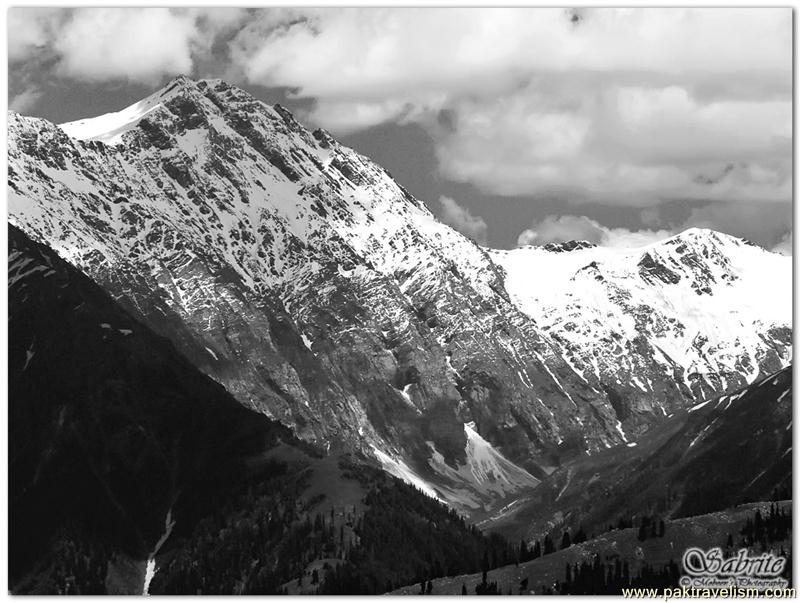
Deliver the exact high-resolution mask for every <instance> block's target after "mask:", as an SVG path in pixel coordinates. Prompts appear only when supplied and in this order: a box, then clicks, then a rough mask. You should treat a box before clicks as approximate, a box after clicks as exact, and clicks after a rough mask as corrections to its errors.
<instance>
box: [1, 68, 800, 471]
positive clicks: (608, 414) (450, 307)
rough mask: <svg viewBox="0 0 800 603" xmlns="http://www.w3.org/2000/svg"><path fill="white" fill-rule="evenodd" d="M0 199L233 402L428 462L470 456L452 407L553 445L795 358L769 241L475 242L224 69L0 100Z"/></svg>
mask: <svg viewBox="0 0 800 603" xmlns="http://www.w3.org/2000/svg"><path fill="white" fill-rule="evenodd" d="M9 216H10V219H11V221H12V222H14V223H15V224H17V225H19V226H20V227H21V228H22V229H23V230H25V231H26V232H27V233H28V234H29V235H31V236H32V237H33V238H35V239H37V240H39V241H41V242H46V243H47V244H48V245H49V246H51V247H52V248H53V249H55V250H56V251H57V252H58V253H59V254H60V255H62V256H63V257H65V258H67V259H68V260H69V261H70V262H71V263H73V264H74V265H76V266H78V267H79V268H81V269H82V270H84V271H85V272H86V273H87V274H89V275H90V276H91V277H92V278H94V279H95V280H96V281H97V282H99V283H100V284H101V285H102V286H104V287H105V288H106V289H107V290H109V291H110V292H111V293H112V294H113V295H114V297H115V298H116V299H118V300H120V301H121V303H123V304H124V305H125V306H126V308H128V309H130V311H131V312H134V313H135V314H136V315H137V316H138V317H140V318H141V319H142V320H143V321H144V322H146V323H147V324H148V325H150V326H151V327H152V328H153V329H154V330H155V331H157V332H159V333H161V334H163V335H165V336H166V337H169V338H170V339H171V340H172V341H173V342H174V343H175V344H176V346H177V347H178V348H179V349H180V351H181V352H182V353H183V354H184V355H185V356H186V357H188V358H190V359H191V360H192V362H194V363H195V364H196V365H197V366H198V367H200V368H201V369H202V370H204V371H206V372H207V373H209V374H211V375H212V376H214V378H216V379H218V380H219V381H221V382H222V383H223V384H225V386H226V387H227V388H228V389H229V390H230V391H231V392H232V393H233V394H234V395H235V396H236V397H237V398H238V399H239V400H240V401H242V402H243V403H244V404H246V405H248V406H250V407H252V408H256V409H258V410H260V411H262V412H265V413H267V414H269V415H270V416H273V417H276V418H279V419H280V420H282V421H284V422H286V423H287V424H289V425H291V426H292V427H294V428H295V429H296V430H297V432H298V434H300V435H301V436H302V437H305V438H308V439H311V440H314V441H316V442H318V443H320V444H322V445H325V446H334V447H335V446H343V445H347V446H354V445H356V444H358V445H363V446H362V449H363V450H365V451H367V452H369V451H370V450H373V449H375V448H377V449H379V450H382V451H384V454H386V455H389V456H390V457H391V458H392V459H395V460H397V461H398V462H400V461H402V462H403V463H407V465H408V466H409V467H411V466H412V465H415V467H414V468H415V470H418V471H423V472H426V471H428V472H429V471H431V470H432V469H431V465H430V463H428V462H426V460H425V459H424V458H422V457H423V456H424V455H425V454H427V453H429V452H430V450H435V451H437V454H440V455H441V456H442V458H443V459H445V465H446V466H449V467H457V466H459V467H460V466H462V463H463V461H464V458H465V457H466V456H468V452H469V450H470V449H469V447H468V445H469V444H470V441H472V443H473V444H474V443H475V442H477V441H478V440H477V439H475V438H473V439H472V440H470V437H471V436H472V435H473V434H472V433H471V432H469V431H467V432H465V429H464V424H465V423H467V424H469V422H474V424H475V425H476V426H477V427H476V428H475V429H473V431H474V433H475V434H479V436H480V437H481V438H483V439H484V440H485V441H486V442H489V443H490V444H491V445H492V446H493V447H495V448H497V450H498V452H499V453H500V454H502V455H503V456H504V457H505V458H508V459H509V460H511V461H515V462H525V463H529V462H533V465H535V464H536V463H537V462H538V461H542V463H543V464H545V465H546V464H548V463H557V462H558V461H557V460H555V461H553V460H549V459H558V458H565V457H566V456H567V455H569V454H573V453H575V452H576V451H577V452H584V451H586V450H597V449H600V448H603V447H607V446H611V445H613V444H617V443H620V442H623V441H624V440H625V438H626V432H625V430H629V429H634V430H635V429H640V428H643V427H644V426H645V425H648V424H650V423H652V421H653V418H654V416H663V414H665V412H666V409H668V408H669V409H671V408H674V407H679V406H683V405H684V404H686V403H689V402H692V401H694V400H696V399H698V398H699V397H700V396H702V395H703V394H704V393H705V392H707V391H709V390H714V391H716V392H717V393H722V392H723V391H725V390H726V389H729V388H730V387H733V386H734V385H735V384H736V379H737V378H738V379H744V377H742V376H743V375H744V376H746V377H747V379H750V378H752V376H753V375H754V374H758V373H759V372H763V371H766V372H774V371H775V370H777V369H778V368H780V366H782V363H783V362H785V361H786V360H787V358H788V357H789V354H790V352H789V350H790V345H791V344H790V338H791V330H790V326H789V325H790V324H791V322H790V318H789V319H788V320H787V319H786V318H785V315H786V313H785V308H784V307H783V306H784V305H785V301H786V300H791V291H790V288H791V279H790V276H789V275H790V272H787V270H786V267H787V266H789V267H790V263H789V264H786V262H785V259H783V258H782V257H781V256H774V254H767V257H768V260H765V261H762V255H763V254H765V253H766V252H764V250H761V249H759V248H756V247H752V246H746V245H739V244H737V243H736V242H735V241H733V242H731V241H728V240H727V239H725V237H722V236H721V235H720V236H719V237H718V236H717V235H716V234H714V233H709V232H708V231H698V232H689V233H682V235H677V236H676V237H673V238H672V239H670V240H669V241H666V242H660V243H656V244H654V245H650V246H647V247H645V248H639V249H631V250H625V249H612V248H604V247H596V246H593V245H591V244H590V243H586V242H570V243H567V244H563V245H557V246H550V248H549V249H548V248H547V247H527V248H522V249H516V250H511V251H495V250H490V249H484V248H481V247H479V246H477V245H476V244H474V243H473V242H472V241H470V240H469V239H467V238H466V237H464V236H463V235H461V234H460V233H458V232H456V231H455V230H454V229H452V228H450V227H448V226H446V225H444V224H442V223H441V222H439V221H438V220H437V219H436V218H435V217H434V215H433V214H432V213H431V212H430V211H429V210H428V208H426V207H425V205H424V204H423V203H422V202H421V201H419V200H417V199H415V198H414V197H413V196H412V195H410V194H409V193H408V191H406V190H405V189H404V188H403V187H402V186H401V185H400V184H398V183H397V182H395V181H394V179H393V178H392V177H391V176H390V175H389V173H388V172H387V171H386V170H385V169H384V168H382V167H381V166H379V165H377V164H375V163H374V162H372V161H370V160H369V159H368V158H366V157H364V156H362V155H360V154H359V153H357V152H356V151H354V150H352V149H349V148H347V147H346V146H344V145H341V144H339V143H338V142H336V141H335V139H334V138H333V137H332V136H331V135H330V134H329V133H327V132H325V131H323V130H315V131H313V132H311V131H309V130H308V129H306V128H305V127H303V126H302V124H300V123H299V122H298V121H297V120H296V119H295V118H294V116H293V115H292V114H291V113H290V112H289V111H288V110H287V109H285V108H284V107H281V106H279V105H276V106H268V105H266V104H264V103H263V102H261V101H259V100H258V99H256V98H254V97H253V96H251V95H250V94H248V93H247V92H245V91H243V90H241V89H239V88H236V87H234V86H230V85H228V84H226V83H225V82H223V81H221V80H201V81H197V82H194V81H191V80H188V79H187V78H179V79H177V80H174V81H173V82H171V83H170V84H169V85H167V86H166V87H165V88H163V89H162V90H160V91H158V92H156V93H155V94H153V95H151V96H149V97H147V98H146V99H143V100H142V101H140V102H139V103H135V104H134V105H132V106H131V107H128V108H127V109H123V110H122V111H118V112H116V113H112V114H108V115H105V116H100V117H98V118H94V119H89V120H81V121H80V122H71V123H70V124H63V125H62V126H61V127H58V126H55V125H53V124H50V123H49V122H47V121H45V120H38V119H33V118H26V117H22V116H18V115H15V114H12V115H10V117H9ZM690 239H691V240H690ZM670 241H672V242H670ZM775 258H779V259H775ZM780 262H783V263H782V264H781V263H780ZM770 267H771V268H770ZM756 268H758V270H756ZM726 275H727V276H726ZM759 279H760V280H759ZM787 284H788V287H789V292H788V293H787V292H786V291H784V289H785V287H786V286H787ZM706 288H708V290H709V291H710V292H711V294H713V299H714V304H709V303H708V302H709V299H710V297H711V294H708V293H706V291H705V289H706ZM748 291H758V292H759V293H762V294H763V293H764V292H769V295H767V297H768V298H769V300H770V301H769V303H756V302H757V298H755V297H754V296H753V295H752V293H748ZM769 304H773V305H774V307H773V308H772V309H771V310H770V309H769V308H770V306H769ZM775 365H777V366H775ZM703 371H709V373H708V374H705V376H703V377H696V376H695V373H700V372H703ZM711 371H716V373H717V374H715V375H712V374H711ZM720 375H721V376H720ZM470 429H472V428H470ZM628 433H631V432H630V431H628ZM428 442H432V443H433V448H430V447H429V446H428ZM531 459H534V461H531ZM441 469H442V470H441V471H439V472H438V474H439V477H441V478H442V479H451V478H452V480H455V479H456V478H455V477H454V476H452V475H451V476H450V477H449V478H448V477H447V475H446V474H447V471H446V470H445V469H444V466H442V467H441ZM527 469H531V470H533V473H536V470H535V467H529V466H528V465H526V470H527Z"/></svg>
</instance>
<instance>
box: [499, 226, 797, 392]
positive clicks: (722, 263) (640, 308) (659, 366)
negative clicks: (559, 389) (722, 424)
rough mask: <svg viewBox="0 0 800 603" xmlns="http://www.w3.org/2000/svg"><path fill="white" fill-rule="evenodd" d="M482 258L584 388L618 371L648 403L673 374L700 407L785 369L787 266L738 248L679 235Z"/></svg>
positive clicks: (716, 238)
mask: <svg viewBox="0 0 800 603" xmlns="http://www.w3.org/2000/svg"><path fill="white" fill-rule="evenodd" d="M490 254H491V255H492V257H493V259H494V260H495V261H496V262H497V263H499V264H500V265H502V266H503V267H504V269H505V272H506V280H505V282H506V288H507V290H508V292H509V294H510V295H511V298H512V300H513V301H514V302H515V303H516V304H517V306H518V307H519V308H520V309H521V310H522V311H524V312H525V313H526V314H528V315H529V316H531V317H532V318H534V319H536V320H537V322H538V323H539V324H540V325H542V327H543V328H544V329H545V330H546V331H547V332H549V333H550V334H551V335H554V336H555V337H556V338H557V340H559V341H560V342H562V345H563V347H564V351H565V356H566V358H567V359H568V360H569V361H570V362H571V363H572V364H573V365H574V368H575V369H576V371H577V372H579V373H580V374H581V375H583V376H584V377H586V378H588V379H590V380H591V379H598V380H600V381H601V382H607V381H610V380H619V379H620V378H622V379H625V378H626V375H625V370H624V368H625V367H626V366H627V367H628V369H629V370H630V377H629V378H630V379H631V380H633V382H634V383H635V384H637V386H638V388H639V389H641V390H642V392H643V393H651V394H653V393H655V392H656V390H657V389H658V387H659V385H658V381H656V380H654V378H653V375H654V374H655V373H656V372H662V373H663V372H666V373H667V374H673V373H674V371H675V369H676V368H677V367H680V368H679V374H681V377H679V379H680V380H681V381H683V382H684V383H685V385H686V386H687V388H689V389H690V390H691V391H692V392H693V393H694V395H695V396H696V397H702V395H706V394H708V393H710V391H709V388H711V391H713V390H719V389H720V388H721V389H726V390H727V389H729V387H730V385H731V384H732V383H738V384H740V385H744V382H742V380H741V377H742V376H744V381H745V382H747V383H751V382H752V381H753V380H755V379H756V378H757V377H758V375H759V374H760V372H761V370H760V368H759V367H761V366H762V365H763V364H764V363H765V362H767V363H768V364H770V366H772V367H774V368H775V369H776V370H778V369H780V368H781V367H783V366H786V365H787V364H788V363H789V362H790V361H791V328H792V278H791V264H792V258H791V257H788V256H783V255H781V254H778V253H773V252H770V251H767V250H766V249H763V248H761V247H759V246H756V245H753V244H752V243H750V242H748V241H745V240H743V239H739V238H737V237H734V236H731V235H727V234H724V233H720V232H716V231H713V230H709V229H704V228H690V229H688V230H686V231H684V232H681V233H679V234H677V235H674V236H671V237H669V238H667V239H664V240H662V241H658V242H655V243H651V244H649V245H645V246H642V247H637V248H629V249H622V248H609V247H591V248H581V249H574V250H572V251H570V252H569V253H553V252H552V251H550V250H547V249H545V248H542V247H525V248H520V249H515V250H511V251H491V252H490ZM643 359H646V362H644V363H643Z"/></svg>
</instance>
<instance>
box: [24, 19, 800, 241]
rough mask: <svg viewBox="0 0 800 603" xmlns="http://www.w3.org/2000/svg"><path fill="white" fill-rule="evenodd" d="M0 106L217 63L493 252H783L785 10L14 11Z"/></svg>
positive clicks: (71, 103)
mask: <svg viewBox="0 0 800 603" xmlns="http://www.w3.org/2000/svg"><path fill="white" fill-rule="evenodd" d="M8 34H9V48H8V50H9V106H10V108H11V109H14V110H16V111H19V112H21V113H24V114H27V115H36V116H41V117H45V118H47V119H50V120H53V121H55V122H64V121H69V120H73V119H78V118H83V117H90V116H93V115H97V114H100V113H104V112H108V111H113V110H118V109H121V108H123V107H125V106H127V105H129V104H131V103H133V102H135V101H137V100H139V99H140V98H142V97H143V96H146V95H147V94H150V93H151V92H153V91H154V90H155V89H157V88H159V87H160V86H161V85H163V84H164V83H165V82H166V81H167V80H169V79H170V78H172V77H174V76H175V75H178V74H185V75H189V76H192V77H196V78H202V77H220V78H223V79H226V80H227V81H229V82H230V83H234V84H237V85H239V86H241V87H243V88H245V89H246V90H248V91H250V92H251V93H253V94H254V95H256V96H257V97H259V98H261V99H262V100H264V101H266V102H270V103H274V102H281V103H282V104H285V105H286V106H288V107H289V108H290V109H292V110H293V111H294V112H295V113H296V114H297V115H298V117H299V118H300V120H301V121H305V122H306V123H307V124H308V125H310V126H318V125H319V126H322V127H325V128H326V129H328V130H330V131H331V132H332V133H333V134H334V135H336V136H337V138H339V139H340V140H341V141H342V142H344V143H345V144H348V145H350V146H352V147H354V148H355V149H357V150H359V151H361V152H363V153H365V154H366V155H369V156H370V157H372V158H373V159H375V160H376V161H378V162H379V163H381V164H382V165H384V166H385V167H386V168H387V169H388V170H389V171H390V172H391V173H392V175H393V176H394V177H395V178H396V179H397V180H398V181H399V182H400V183H401V184H403V185H404V186H406V187H407V188H408V189H409V190H410V191H411V192H412V193H414V194H415V195H416V196H418V197H419V198H421V199H423V200H424V201H425V202H426V203H427V204H428V206H429V207H430V208H431V209H432V210H433V211H434V212H435V213H436V214H437V215H439V216H440V217H441V218H442V219H443V220H445V221H447V222H448V223H450V224H452V225H453V226H455V227H456V228H458V229H460V230H461V231H462V232H464V233H465V234H467V235H469V236H471V237H472V238H474V239H475V240H477V241H478V242H480V243H485V244H488V245H491V246H495V247H514V246H516V245H517V244H541V243H547V242H551V241H559V240H568V239H574V238H579V239H586V240H590V241H593V242H596V243H600V244H605V245H615V246H631V245H640V244H645V243H647V242H649V241H652V240H655V239H658V238H661V237H664V236H667V235H668V234H670V233H672V232H676V231H680V230H682V229H684V228H687V227H690V226H703V227H711V228H715V229H718V230H722V231H724V232H728V233H730V234H734V235H738V236H744V237H747V238H749V239H751V240H753V241H755V242H757V243H760V244H762V245H764V246H765V247H768V248H776V249H781V250H784V251H785V250H787V249H790V247H791V223H792V220H791V200H792V104H791V103H792V12H791V9H789V8H777V9H776V8H770V9H761V8H751V9H748V8H740V9H725V8H709V9H676V8H668V9H653V8H645V9H622V10H610V9H576V10H572V9H564V8H553V9H520V8H516V9H479V8H466V9H456V8H447V9H412V8H393V9H390V8H380V9H368V8H360V9H209V8H204V9H188V8H181V9H175V8H173V9H165V8H114V9H100V8H80V9H61V8H59V9H31V8H25V9H11V10H10V11H9V14H8Z"/></svg>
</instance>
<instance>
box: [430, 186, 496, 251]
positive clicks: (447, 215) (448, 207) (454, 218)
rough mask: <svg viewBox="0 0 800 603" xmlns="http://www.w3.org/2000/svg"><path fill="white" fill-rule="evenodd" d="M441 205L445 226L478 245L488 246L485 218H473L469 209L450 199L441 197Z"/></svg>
mask: <svg viewBox="0 0 800 603" xmlns="http://www.w3.org/2000/svg"><path fill="white" fill-rule="evenodd" d="M439 205H440V206H441V209H442V221H443V222H444V223H445V224H449V225H450V226H452V227H453V228H455V229H456V230H457V231H459V232H460V233H461V234H464V235H466V236H468V237H469V238H471V239H472V240H473V241H475V242H476V243H478V244H480V245H486V222H485V221H484V219H483V218H481V217H480V216H473V215H472V214H471V213H470V211H469V210H468V209H467V208H465V207H461V206H460V205H459V204H458V203H456V202H455V200H453V199H451V198H450V197H445V196H442V197H440V198H439Z"/></svg>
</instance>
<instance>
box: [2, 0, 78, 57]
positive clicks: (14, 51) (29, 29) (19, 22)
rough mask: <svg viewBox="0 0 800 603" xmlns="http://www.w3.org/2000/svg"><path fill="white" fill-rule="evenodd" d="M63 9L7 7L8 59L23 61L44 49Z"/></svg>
mask: <svg viewBox="0 0 800 603" xmlns="http://www.w3.org/2000/svg"><path fill="white" fill-rule="evenodd" d="M63 14H65V13H64V11H62V10H59V9H52V8H28V7H24V8H23V7H14V8H10V9H8V21H7V23H6V26H7V28H8V61H9V63H11V64H13V63H18V62H20V61H25V60H27V59H29V58H30V57H31V55H32V54H35V53H37V52H40V51H41V50H43V49H45V48H46V46H47V44H48V42H49V41H50V40H51V39H52V36H53V30H54V28H55V27H56V26H57V23H58V21H59V19H60V17H61V16H62V15H63Z"/></svg>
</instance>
